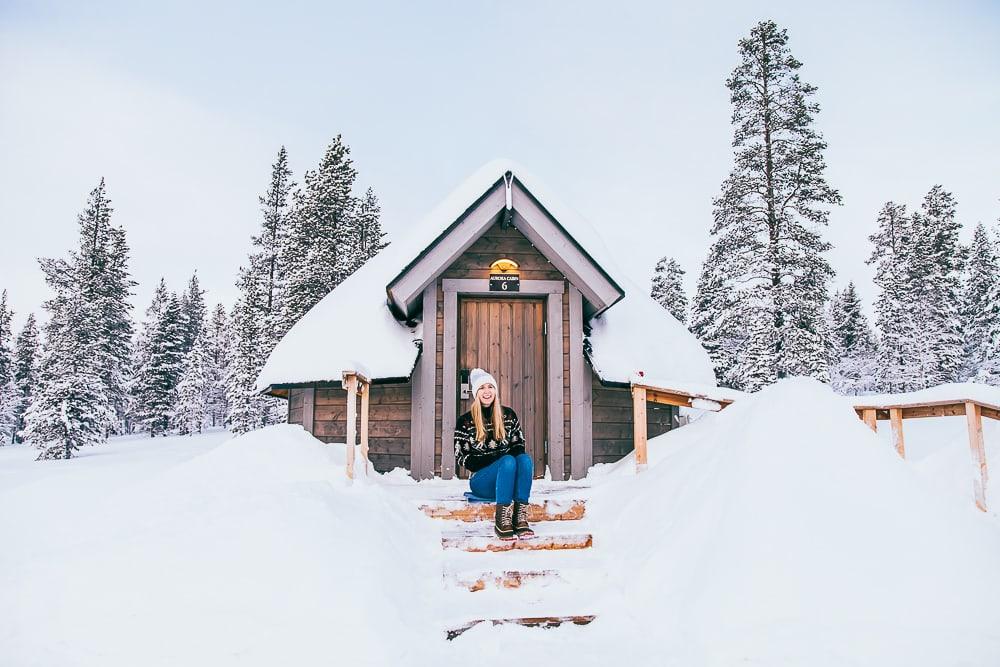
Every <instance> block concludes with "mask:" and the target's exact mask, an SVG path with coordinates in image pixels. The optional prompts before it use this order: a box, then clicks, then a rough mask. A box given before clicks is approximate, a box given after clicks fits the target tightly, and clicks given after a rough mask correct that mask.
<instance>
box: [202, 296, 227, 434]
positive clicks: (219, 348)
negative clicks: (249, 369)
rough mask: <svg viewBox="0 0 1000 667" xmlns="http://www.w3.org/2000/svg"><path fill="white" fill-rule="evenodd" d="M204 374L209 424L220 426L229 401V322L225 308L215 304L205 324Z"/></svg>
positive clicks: (224, 418)
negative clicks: (206, 382)
mask: <svg viewBox="0 0 1000 667" xmlns="http://www.w3.org/2000/svg"><path fill="white" fill-rule="evenodd" d="M205 348H206V359H205V365H206V372H205V373H206V375H207V377H208V389H207V394H208V396H207V398H206V402H207V406H208V423H209V425H211V426H213V427H215V426H222V425H223V424H225V422H226V413H227V412H228V411H229V403H228V401H227V400H226V378H227V377H228V375H229V372H228V369H229V356H230V354H229V322H228V318H227V316H226V308H225V306H223V305H222V304H221V303H220V304H217V305H216V306H215V310H214V311H213V312H212V319H211V320H210V321H209V322H208V324H207V326H206V337H205Z"/></svg>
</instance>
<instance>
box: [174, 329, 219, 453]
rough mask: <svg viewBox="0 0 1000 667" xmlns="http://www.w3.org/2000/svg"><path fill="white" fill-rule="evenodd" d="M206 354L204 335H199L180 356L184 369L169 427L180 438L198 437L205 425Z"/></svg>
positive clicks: (207, 391) (206, 415) (207, 396)
mask: <svg viewBox="0 0 1000 667" xmlns="http://www.w3.org/2000/svg"><path fill="white" fill-rule="evenodd" d="M208 358H209V353H208V347H207V343H206V332H205V331H204V330H203V331H199V332H198V336H197V337H196V338H195V339H194V345H192V346H191V349H190V350H189V351H188V353H187V354H186V355H184V368H183V371H182V373H181V377H180V380H179V382H178V383H177V395H176V403H175V404H174V408H173V411H172V413H171V424H172V425H173V428H174V429H175V430H176V431H177V433H179V434H180V435H191V434H193V433H201V432H202V431H203V430H204V429H205V427H206V426H207V425H208V421H209V418H210V417H209V411H210V408H209V389H210V384H211V379H210V376H209V372H210V369H209V360H208Z"/></svg>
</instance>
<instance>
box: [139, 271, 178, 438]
mask: <svg viewBox="0 0 1000 667" xmlns="http://www.w3.org/2000/svg"><path fill="white" fill-rule="evenodd" d="M158 292H159V290H158ZM161 299H163V297H162V295H160V294H159V293H158V294H157V295H155V296H154V299H153V306H151V308H150V310H151V311H152V313H153V314H154V315H155V317H156V319H155V320H154V321H152V322H150V323H148V324H147V326H148V329H147V336H148V338H147V340H146V341H145V346H146V348H145V350H144V352H145V358H144V359H143V360H142V365H141V366H140V367H139V369H138V372H137V373H136V378H135V392H134V400H135V418H136V426H137V427H138V428H139V429H140V430H142V431H146V432H148V433H149V435H150V436H151V437H155V436H157V435H164V434H166V433H167V432H168V431H169V429H170V416H171V413H172V411H173V406H174V403H175V402H176V391H177V384H178V382H179V381H180V376H181V372H182V371H183V363H184V314H183V311H182V309H181V300H180V297H178V296H177V294H175V293H171V294H169V295H167V296H166V298H165V299H163V300H162V301H161Z"/></svg>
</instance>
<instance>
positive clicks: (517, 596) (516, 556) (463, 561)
mask: <svg viewBox="0 0 1000 667" xmlns="http://www.w3.org/2000/svg"><path fill="white" fill-rule="evenodd" d="M539 495H541V494H539ZM494 507H495V506H494V505H493V504H492V503H470V502H467V501H465V500H457V499H442V500H438V501H433V502H428V503H425V504H423V505H421V506H420V509H421V511H422V512H423V513H424V514H425V515H426V516H428V517H431V518H434V519H440V520H442V531H441V547H442V549H443V550H444V551H445V552H446V554H448V555H447V556H446V560H445V565H444V571H443V579H444V582H445V585H446V586H447V587H448V588H449V589H452V590H453V591H454V593H449V595H452V594H453V595H455V596H456V597H455V604H454V605H452V606H451V608H453V609H455V610H456V612H457V614H456V617H455V618H454V619H450V621H451V622H450V623H446V627H447V629H446V630H445V637H446V639H448V640H452V639H455V638H456V637H458V636H460V635H461V634H462V633H464V632H466V631H467V630H469V629H470V628H473V627H476V626H478V625H484V624H486V625H490V626H493V627H496V626H501V625H520V626H524V627H530V628H543V629H544V628H554V627H558V626H560V625H563V624H574V625H587V624H588V623H590V622H591V621H593V620H594V619H595V618H596V614H594V613H592V612H593V610H592V609H587V608H586V607H587V606H589V605H587V604H585V603H583V602H582V601H581V596H580V591H581V583H583V580H588V577H589V578H590V579H592V578H593V576H592V571H593V570H594V569H595V568H594V566H595V564H596V563H595V561H594V559H593V558H592V557H590V556H588V553H589V551H590V549H591V547H592V546H593V535H592V534H591V533H590V531H589V530H587V527H588V526H587V523H586V522H585V521H584V520H583V519H584V517H585V514H586V501H585V500H581V499H557V498H544V497H542V498H540V499H539V501H538V502H535V503H531V505H529V510H528V517H529V518H528V521H529V523H531V527H532V530H534V532H535V535H533V536H530V537H519V538H515V539H513V540H501V539H499V538H497V537H496V535H495V534H494V532H493V516H494ZM580 612H586V613H580ZM462 616H464V618H462ZM470 619H471V620H470Z"/></svg>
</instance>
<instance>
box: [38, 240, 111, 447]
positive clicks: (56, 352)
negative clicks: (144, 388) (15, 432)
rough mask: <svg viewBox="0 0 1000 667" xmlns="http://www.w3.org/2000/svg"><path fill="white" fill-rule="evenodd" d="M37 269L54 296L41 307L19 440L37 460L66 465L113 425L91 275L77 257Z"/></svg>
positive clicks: (46, 262)
mask: <svg viewBox="0 0 1000 667" xmlns="http://www.w3.org/2000/svg"><path fill="white" fill-rule="evenodd" d="M40 264H41V267H42V271H43V272H44V273H45V280H46V282H47V283H48V285H49V287H50V288H51V289H52V291H53V292H54V296H53V297H52V298H51V299H49V300H47V301H46V302H45V303H44V308H45V310H46V311H48V313H49V319H48V322H46V324H45V343H44V345H43V347H42V359H41V363H40V365H39V370H38V385H37V386H38V389H37V391H36V392H35V393H34V394H33V396H32V402H31V406H30V407H29V408H28V410H27V412H26V413H25V415H24V419H25V423H26V426H25V428H24V439H25V440H28V441H29V442H31V443H33V444H34V445H35V446H36V447H38V448H39V449H40V450H41V453H40V454H39V455H38V459H39V460H42V459H68V458H71V457H72V456H73V455H74V453H75V452H76V451H77V450H78V449H79V448H80V447H82V446H84V445H93V444H97V443H100V442H103V441H104V440H105V439H106V436H107V427H108V424H109V423H111V422H113V420H114V419H115V412H114V407H113V405H112V404H111V402H110V400H109V396H108V392H107V387H106V385H105V382H104V377H103V376H102V373H103V372H104V371H106V367H104V366H103V365H102V363H101V362H102V361H104V360H105V357H104V356H103V354H102V350H101V341H100V338H99V335H98V332H99V331H100V329H101V324H102V323H101V316H102V312H101V311H102V309H101V307H100V303H99V302H98V301H95V300H93V299H91V298H89V296H88V295H89V294H90V293H91V291H90V289H89V288H88V285H87V281H88V280H89V278H90V276H91V273H90V269H89V267H87V266H85V265H81V262H79V255H76V254H73V255H71V261H66V260H62V259H42V260H40Z"/></svg>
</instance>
